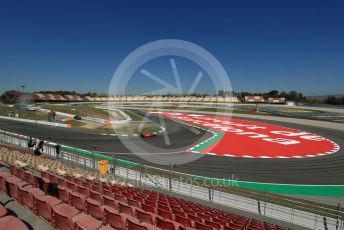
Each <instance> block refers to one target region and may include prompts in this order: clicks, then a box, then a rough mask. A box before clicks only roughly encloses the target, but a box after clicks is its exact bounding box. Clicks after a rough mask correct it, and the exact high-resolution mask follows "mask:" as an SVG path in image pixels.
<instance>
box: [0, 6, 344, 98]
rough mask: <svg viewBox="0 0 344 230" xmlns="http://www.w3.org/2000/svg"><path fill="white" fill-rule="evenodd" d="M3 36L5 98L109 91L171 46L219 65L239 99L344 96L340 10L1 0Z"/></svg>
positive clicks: (343, 15) (0, 67) (188, 76)
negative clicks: (127, 68)
mask: <svg viewBox="0 0 344 230" xmlns="http://www.w3.org/2000/svg"><path fill="white" fill-rule="evenodd" d="M0 31H1V32H0V92H2V91H4V90H6V89H15V88H17V86H18V85H22V84H25V85H27V89H28V90H30V91H35V90H77V91H80V92H87V91H97V92H107V90H108V86H109V84H110V81H111V78H112V75H113V73H114V71H115V70H116V67H117V66H118V65H119V64H120V62H121V61H122V60H123V58H125V57H126V56H127V55H128V54H129V53H130V52H131V51H133V50H134V49H136V48H138V47H139V46H141V45H143V44H145V43H147V42H151V41H155V40H159V39H168V38H173V39H182V40H187V41H191V42H193V43H196V44H198V45H200V46H202V47H204V48H205V49H207V50H208V51H209V52H211V53H212V54H213V55H214V56H216V57H217V59H218V60H219V61H220V62H221V63H222V65H223V66H224V68H225V69H226V71H227V72H228V74H229V75H230V80H231V83H232V87H233V89H234V90H235V91H251V92H259V91H269V90H271V89H277V90H280V91H282V90H285V91H288V90H291V89H295V90H298V91H303V92H304V93H305V94H306V95H322V94H342V93H344V87H343V86H344V3H343V1H317V0H309V1H244V0H243V1H216V0H215V1H176V0H175V1H161V0H160V1H105V0H104V1H1V7H0ZM177 64H178V62H177ZM184 65H185V66H183V69H186V72H185V73H184V75H183V79H185V80H186V82H187V83H185V84H190V82H192V79H193V78H194V77H195V74H194V72H193V70H194V69H193V68H194V67H190V70H189V71H188V70H187V69H188V68H187V67H188V66H187V64H184ZM157 66H158V65H157ZM159 67H161V66H160V65H159ZM151 71H152V72H154V68H153V69H151ZM164 71H165V72H166V75H167V74H168V72H169V71H171V70H170V69H169V68H168V66H167V67H166V68H165V69H163V68H159V72H160V73H161V74H165V72H164ZM180 74H181V75H182V73H180ZM135 84H136V85H142V87H146V85H149V83H147V79H144V78H143V77H142V78H140V79H138V80H137V81H135ZM183 84H184V83H183ZM208 89H209V87H208V83H207V81H204V82H203V83H201V82H200V85H199V89H198V91H200V92H201V91H205V92H206V91H207V90H208ZM132 90H133V91H134V92H133V93H134V94H135V93H137V92H138V91H137V89H136V91H135V87H133V89H132ZM147 90H148V89H147Z"/></svg>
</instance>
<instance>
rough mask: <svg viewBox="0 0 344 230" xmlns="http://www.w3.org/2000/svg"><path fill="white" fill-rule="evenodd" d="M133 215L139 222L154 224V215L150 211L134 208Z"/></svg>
mask: <svg viewBox="0 0 344 230" xmlns="http://www.w3.org/2000/svg"><path fill="white" fill-rule="evenodd" d="M135 216H136V218H137V219H138V220H139V221H140V222H145V223H148V224H152V225H153V224H154V217H153V216H152V214H151V213H148V212H145V211H143V210H139V209H136V211H135Z"/></svg>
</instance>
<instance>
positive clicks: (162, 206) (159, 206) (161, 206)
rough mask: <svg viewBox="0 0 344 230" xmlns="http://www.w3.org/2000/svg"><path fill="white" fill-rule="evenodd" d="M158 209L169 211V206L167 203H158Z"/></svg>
mask: <svg viewBox="0 0 344 230" xmlns="http://www.w3.org/2000/svg"><path fill="white" fill-rule="evenodd" d="M158 209H161V210H164V211H165V212H170V207H168V206H167V205H163V204H160V203H159V205H158Z"/></svg>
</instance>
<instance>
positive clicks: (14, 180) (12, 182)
mask: <svg viewBox="0 0 344 230" xmlns="http://www.w3.org/2000/svg"><path fill="white" fill-rule="evenodd" d="M5 180H6V184H7V185H8V186H7V194H8V195H9V196H10V197H12V198H14V199H17V200H18V199H19V192H18V185H17V184H18V183H19V182H21V181H22V180H21V179H20V178H18V177H15V176H11V177H6V179H5Z"/></svg>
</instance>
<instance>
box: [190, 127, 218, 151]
mask: <svg viewBox="0 0 344 230" xmlns="http://www.w3.org/2000/svg"><path fill="white" fill-rule="evenodd" d="M212 131H213V130H212ZM213 132H214V133H216V137H214V138H213V139H211V140H208V141H206V142H204V143H202V144H200V145H199V146H197V147H195V148H193V149H192V151H197V152H201V151H203V150H204V149H207V148H208V147H210V146H212V145H214V144H215V143H216V142H218V141H219V140H221V139H222V137H223V133H221V132H217V131H213Z"/></svg>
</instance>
